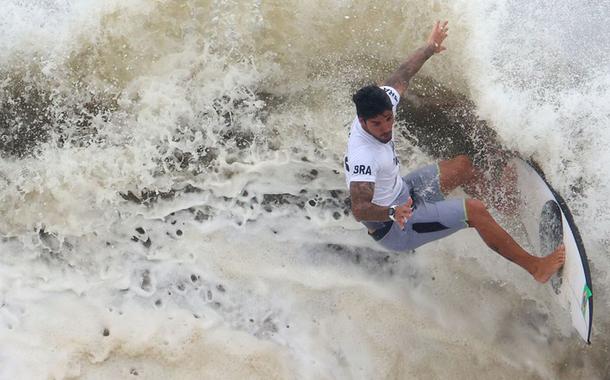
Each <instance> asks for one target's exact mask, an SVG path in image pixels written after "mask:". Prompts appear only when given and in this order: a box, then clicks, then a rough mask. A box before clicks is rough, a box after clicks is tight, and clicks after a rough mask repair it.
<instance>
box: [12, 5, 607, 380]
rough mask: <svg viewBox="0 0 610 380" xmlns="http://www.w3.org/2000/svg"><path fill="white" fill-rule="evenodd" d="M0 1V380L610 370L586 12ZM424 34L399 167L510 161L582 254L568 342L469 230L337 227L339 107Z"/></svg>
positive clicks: (603, 221)
mask: <svg viewBox="0 0 610 380" xmlns="http://www.w3.org/2000/svg"><path fill="white" fill-rule="evenodd" d="M0 10H1V12H0V128H1V135H0V154H1V156H2V159H1V161H0V210H1V215H2V217H1V218H0V236H1V237H2V240H1V242H0V378H1V379H42V378H57V379H67V378H83V379H110V378H113V379H116V378H124V379H131V378H134V379H136V378H145V379H167V378H176V379H199V378H226V379H244V378H248V379H256V378H260V379H270V378H281V379H407V378H422V379H427V378H498V379H515V378H519V379H523V378H531V379H540V378H542V379H574V378H587V379H607V378H609V377H610V367H609V366H610V364H609V362H608V360H607V359H608V357H609V355H610V338H609V337H610V318H609V317H608V315H609V312H610V301H609V298H608V296H607V295H606V294H605V293H604V291H605V289H607V288H608V287H609V286H610V278H609V275H608V269H607V268H609V265H610V259H609V257H608V254H609V250H608V246H609V244H610V240H609V239H608V234H607V232H608V230H609V227H610V216H609V215H610V214H609V213H608V210H609V209H610V202H609V201H608V196H607V194H609V193H610V177H609V176H608V174H609V173H610V170H609V166H608V165H610V151H609V150H608V146H609V145H610V129H608V128H607V127H608V125H609V124H610V106H609V104H610V101H609V100H610V48H609V46H608V41H607V37H608V36H609V35H610V26H609V25H608V23H607V20H608V18H609V17H610V4H609V3H608V1H607V0H602V1H597V2H572V1H568V0H561V1H554V2H550V1H542V0H540V1H538V0H536V1H528V2H524V1H516V0H494V1H491V2H475V1H466V0H459V1H449V0H446V1H441V0H434V1H427V0H426V1H424V0H417V1H416V0H407V1H394V0H392V1H387V2H378V1H365V0H363V1H358V2H351V1H344V0H327V1H317V0H311V1H293V0H284V1H273V0H265V1H263V0H257V1H232V0H185V1H169V0H166V1H164V0H156V1H153V0H130V1H119V0H106V1H102V0H80V1H79V0H30V1H24V0H3V1H2V3H1V4H0ZM437 19H447V20H449V22H450V35H449V37H448V39H447V41H446V45H447V47H448V50H447V51H446V52H444V53H442V54H440V55H437V56H435V57H433V58H432V59H431V60H430V61H429V62H428V63H427V64H426V65H425V67H424V68H423V69H422V70H421V72H420V73H419V74H418V77H417V78H416V79H415V80H414V81H413V83H412V86H411V91H410V93H409V95H408V96H407V99H406V102H404V107H403V110H402V112H401V113H402V118H401V120H402V121H401V122H400V123H399V124H398V125H397V126H396V128H397V133H396V134H395V135H396V138H397V143H398V147H399V153H400V155H401V157H402V162H403V169H404V170H408V169H412V168H415V167H417V166H418V165H421V164H423V163H426V162H430V161H432V160H434V159H436V158H437V157H446V156H448V155H451V154H454V153H460V152H459V150H460V149H466V148H468V147H470V148H471V150H472V147H475V149H474V151H476V152H478V151H479V150H480V149H485V148H486V147H489V146H491V145H495V146H501V147H503V148H504V149H507V150H511V151H514V152H517V153H519V154H520V155H522V156H524V157H531V158H533V159H535V160H536V161H537V162H538V163H539V164H540V165H541V166H542V168H543V169H544V170H545V172H546V173H547V175H548V178H549V180H550V182H551V183H552V184H553V185H554V186H555V188H556V189H557V190H558V191H559V192H560V193H562V195H563V196H564V197H565V198H566V200H567V201H568V202H569V204H570V205H571V206H572V211H573V213H574V215H575V219H576V222H577V223H578V225H579V227H580V230H581V233H582V235H583V237H584V240H585V246H586V248H587V250H588V255H589V259H590V262H591V267H592V274H593V285H594V289H593V291H594V297H595V316H594V329H593V335H592V342H593V344H592V345H591V346H588V347H586V346H584V345H583V344H582V343H581V341H580V338H579V337H578V336H577V335H576V333H575V332H574V331H573V329H572V328H571V325H570V321H569V317H568V316H567V313H565V312H563V311H562V310H561V309H560V308H559V307H558V306H557V305H555V303H554V302H552V300H551V297H550V294H551V290H550V287H548V286H539V285H537V284H536V283H535V282H534V281H533V280H532V279H531V278H530V277H529V275H527V274H526V273H525V272H524V271H523V270H521V269H520V268H518V267H516V266H514V265H512V264H510V263H508V262H506V261H505V260H503V259H502V258H501V257H499V256H497V255H495V254H494V253H493V252H491V251H490V250H489V249H488V248H487V247H486V246H484V244H483V243H482V242H481V241H480V239H479V237H478V235H477V234H476V233H475V232H474V231H470V230H468V231H461V232H459V233H458V234H456V235H453V236H451V237H450V238H447V239H445V240H443V241H440V242H435V243H432V244H429V245H427V246H424V247H422V248H420V249H418V250H417V252H416V253H415V254H395V253H391V252H384V251H383V250H382V249H381V248H380V247H378V246H376V245H375V244H374V242H372V241H371V240H369V238H368V237H367V236H366V233H365V232H364V231H363V228H362V227H361V226H360V225H359V224H358V223H356V222H355V221H354V220H353V218H352V217H351V215H349V206H348V204H347V203H346V197H347V194H346V192H345V188H344V187H345V185H344V179H343V176H342V167H341V159H342V155H343V152H344V149H345V145H346V141H347V128H348V126H349V124H350V123H351V120H352V119H353V117H354V109H353V105H352V104H351V101H350V98H351V94H352V93H353V92H354V91H355V90H356V89H357V88H358V87H360V86H362V85H364V84H368V83H371V82H379V81H382V80H383V79H385V77H386V76H387V75H388V74H389V73H390V72H391V71H392V70H393V69H394V68H395V67H396V66H397V65H398V64H400V63H401V61H402V60H404V58H405V57H406V56H407V55H408V54H409V52H411V51H412V50H414V49H415V48H417V47H418V46H420V45H421V44H422V43H423V41H424V40H425V37H426V36H427V34H428V32H429V29H430V27H431V25H432V23H433V21H435V20H437ZM483 130H486V131H487V132H485V133H479V132H480V131H483ZM481 136H483V137H481ZM477 146H478V148H477Z"/></svg>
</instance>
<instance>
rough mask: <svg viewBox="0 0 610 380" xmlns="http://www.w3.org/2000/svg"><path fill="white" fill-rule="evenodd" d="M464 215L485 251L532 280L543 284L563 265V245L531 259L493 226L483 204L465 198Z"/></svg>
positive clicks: (510, 238)
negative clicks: (514, 266) (501, 257)
mask: <svg viewBox="0 0 610 380" xmlns="http://www.w3.org/2000/svg"><path fill="white" fill-rule="evenodd" d="M466 212H467V214H468V215H467V218H468V224H469V225H470V226H471V227H474V228H475V229H476V230H477V232H478V233H479V235H481V238H483V241H485V243H486V244H487V245H488V246H489V248H491V249H493V250H494V251H496V252H498V253H499V254H500V255H502V256H503V257H505V258H506V259H508V260H510V261H512V262H514V263H515V264H517V265H519V266H520V267H522V268H523V269H525V270H526V271H528V272H529V273H530V274H531V275H532V276H534V278H535V279H536V281H539V282H542V283H544V282H547V281H548V280H549V279H550V278H551V276H552V275H553V274H554V273H555V272H557V271H558V270H559V268H561V266H562V265H563V263H564V261H565V248H564V247H563V244H562V245H560V246H559V247H557V249H556V250H555V251H554V252H553V253H551V254H550V255H548V256H546V257H536V256H532V255H530V254H529V253H527V252H526V251H525V250H524V249H523V248H521V247H520V246H519V244H517V242H515V240H514V239H513V238H512V237H511V236H510V235H509V234H508V233H507V232H506V231H505V230H504V229H502V227H500V226H499V225H498V223H496V221H495V220H494V219H493V217H492V216H491V215H490V214H489V212H488V211H487V207H486V206H485V204H484V203H483V202H481V201H479V200H476V199H467V200H466Z"/></svg>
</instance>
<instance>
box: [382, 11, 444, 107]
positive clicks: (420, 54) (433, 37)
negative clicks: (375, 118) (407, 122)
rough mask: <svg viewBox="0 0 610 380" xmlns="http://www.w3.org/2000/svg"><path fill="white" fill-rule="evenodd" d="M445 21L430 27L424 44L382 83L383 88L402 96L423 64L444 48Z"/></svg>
mask: <svg viewBox="0 0 610 380" xmlns="http://www.w3.org/2000/svg"><path fill="white" fill-rule="evenodd" d="M447 23H448V22H447V21H445V22H443V23H442V24H441V22H440V21H437V22H436V23H435V24H434V26H433V27H432V31H431V32H430V36H428V40H427V41H426V44H425V45H424V46H422V47H420V48H419V49H417V50H415V52H413V54H411V55H410V56H409V58H407V60H406V61H405V62H404V63H403V64H402V65H400V67H399V68H398V69H397V70H396V71H395V72H394V73H393V74H392V75H391V76H390V78H388V80H387V81H386V82H385V83H384V85H385V86H390V87H393V88H395V89H396V91H398V92H399V93H400V96H403V94H404V92H405V91H406V90H407V87H408V86H409V81H410V80H411V78H412V77H413V76H414V75H415V74H416V73H417V72H418V71H419V69H421V67H422V66H423V64H424V62H426V61H427V60H428V58H430V57H432V56H433V55H434V54H435V53H440V52H442V51H443V50H445V49H446V48H445V47H444V46H443V41H444V40H445V38H447V31H448V30H449V28H448V27H447Z"/></svg>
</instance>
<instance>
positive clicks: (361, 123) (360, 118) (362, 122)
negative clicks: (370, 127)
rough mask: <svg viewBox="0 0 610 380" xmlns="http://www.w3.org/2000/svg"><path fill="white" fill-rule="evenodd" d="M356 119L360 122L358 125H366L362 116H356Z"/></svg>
mask: <svg viewBox="0 0 610 380" xmlns="http://www.w3.org/2000/svg"><path fill="white" fill-rule="evenodd" d="M358 121H359V122H360V125H362V126H364V125H366V120H364V118H363V117H358Z"/></svg>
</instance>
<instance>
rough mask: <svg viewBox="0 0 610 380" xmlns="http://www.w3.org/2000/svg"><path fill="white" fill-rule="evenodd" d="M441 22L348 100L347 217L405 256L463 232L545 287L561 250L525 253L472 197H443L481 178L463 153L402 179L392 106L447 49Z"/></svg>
mask: <svg viewBox="0 0 610 380" xmlns="http://www.w3.org/2000/svg"><path fill="white" fill-rule="evenodd" d="M447 31H448V27H447V21H445V22H443V23H442V24H441V23H440V22H436V23H435V25H434V26H433V27H432V31H431V32H430V35H429V37H428V39H427V42H426V44H425V45H424V46H422V47H421V48H419V49H417V50H416V51H415V52H414V53H413V54H411V56H410V57H409V58H408V59H407V60H406V61H405V62H404V63H403V64H402V65H400V67H399V68H398V69H397V70H396V71H395V72H394V73H393V74H392V75H391V76H390V78H389V79H388V80H387V81H386V82H385V83H384V85H383V86H381V87H379V86H376V85H370V86H365V87H363V88H361V89H360V90H358V92H356V94H354V96H353V101H354V103H355V105H356V113H357V118H356V119H355V120H354V122H353V124H352V126H351V130H350V137H349V141H348V147H347V152H346V156H345V174H346V180H347V185H348V188H349V191H350V195H351V201H352V213H353V214H354V217H355V218H356V220H358V221H360V222H362V223H363V224H364V225H365V226H366V227H367V228H368V230H369V235H371V236H372V238H373V239H375V240H376V241H377V242H378V243H379V244H381V245H382V246H383V247H385V248H387V249H390V250H395V251H408V250H412V249H415V248H417V247H419V246H421V245H423V244H426V243H429V242H431V241H434V240H438V239H441V238H443V237H446V236H448V235H451V234H453V233H454V232H456V231H458V230H460V229H462V228H467V227H472V228H475V229H476V230H477V232H478V233H479V235H480V236H481V238H482V239H483V241H484V242H485V243H486V244H487V245H488V246H489V247H490V248H491V249H492V250H494V251H496V252H498V253H499V254H500V255H502V256H503V257H505V258H506V259H508V260H510V261H512V262H514V263H516V264H517V265H519V266H521V267H522V268H523V269H525V270H527V271H528V272H529V273H530V274H531V275H532V276H533V277H534V278H535V279H536V280H537V281H539V282H542V283H544V282H546V281H548V280H549V278H550V277H551V276H552V275H553V274H554V273H555V272H557V270H559V268H561V266H562V265H563V263H564V261H565V248H564V247H563V245H560V246H559V247H557V248H556V250H555V251H554V252H553V253H551V254H550V255H548V256H546V257H542V258H540V257H536V256H533V255H531V254H529V253H528V252H526V251H525V250H524V249H523V248H522V247H520V246H519V245H518V244H517V242H515V240H514V239H513V238H512V237H511V236H510V235H509V234H508V233H507V232H506V231H505V230H504V229H503V228H502V227H500V225H498V223H497V222H496V221H495V220H494V219H493V217H492V216H491V214H490V213H489V211H488V210H487V207H486V205H485V204H484V203H483V202H482V201H481V200H478V199H473V198H468V199H445V194H448V193H449V192H451V191H452V190H453V189H455V188H456V187H458V186H464V187H465V188H467V186H469V188H474V186H473V185H474V184H476V183H477V181H480V178H481V176H480V175H479V174H478V171H477V169H475V168H474V167H473V165H472V161H471V160H470V159H469V157H468V156H465V155H460V156H457V157H455V158H453V159H450V160H443V161H440V162H438V163H435V164H431V165H428V166H425V167H423V168H420V169H417V170H415V171H413V172H411V173H409V174H407V175H406V176H404V177H401V176H400V160H399V158H398V156H397V155H396V151H395V149H394V141H393V137H392V136H393V135H392V129H393V125H394V117H395V112H396V106H397V105H398V102H399V101H400V97H401V96H402V95H403V94H404V92H405V91H406V89H407V87H408V84H409V81H410V80H411V78H412V77H413V76H414V75H415V74H416V73H417V72H418V71H419V69H420V68H421V67H422V65H423V64H424V63H425V62H426V61H427V60H428V59H429V58H430V57H432V56H433V55H434V54H438V53H440V52H442V51H443V50H445V49H446V48H445V46H443V41H444V40H445V38H446V37H447Z"/></svg>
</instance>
